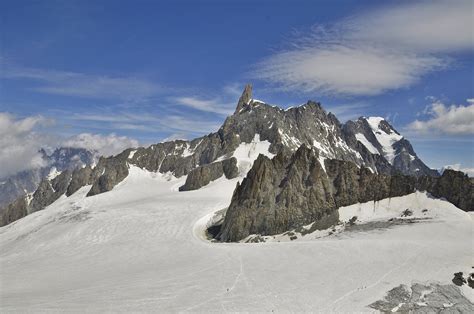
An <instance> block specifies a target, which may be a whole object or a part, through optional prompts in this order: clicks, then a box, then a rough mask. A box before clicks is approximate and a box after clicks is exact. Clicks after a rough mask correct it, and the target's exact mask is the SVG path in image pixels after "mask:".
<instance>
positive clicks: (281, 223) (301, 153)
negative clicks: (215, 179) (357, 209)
mask: <svg viewBox="0 0 474 314" xmlns="http://www.w3.org/2000/svg"><path fill="white" fill-rule="evenodd" d="M324 218H326V219H325V220H326V221H327V223H326V224H325V225H324V226H322V227H323V228H327V227H329V226H331V225H333V224H335V223H336V222H337V221H338V218H339V217H338V213H337V210H336V203H335V201H334V198H333V195H332V193H331V186H330V182H329V180H328V177H327V176H326V174H325V172H324V170H323V168H322V167H321V165H320V163H319V161H318V155H317V153H315V152H314V151H312V150H310V149H309V148H307V147H305V146H301V147H300V148H299V149H298V150H297V151H296V152H295V153H294V154H293V155H291V156H290V155H289V154H285V153H281V154H278V155H277V156H275V157H274V158H273V159H272V160H270V159H268V158H267V157H266V156H263V155H260V156H259V157H258V159H257V160H256V161H255V163H254V165H253V167H252V169H251V170H250V171H249V173H248V174H247V177H246V178H245V179H244V180H243V181H242V184H241V185H239V184H238V185H237V187H236V189H235V191H234V195H233V196H232V202H231V204H230V206H229V209H228V210H227V213H226V216H225V219H224V223H223V225H222V229H221V233H220V234H219V236H218V237H219V238H220V239H221V240H222V241H238V240H241V239H243V238H245V237H247V236H248V235H250V234H261V235H270V234H277V233H282V232H284V231H287V230H290V229H292V228H296V227H299V226H301V225H305V224H309V223H311V222H313V221H320V220H322V219H324Z"/></svg>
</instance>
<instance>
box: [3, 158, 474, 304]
mask: <svg viewBox="0 0 474 314" xmlns="http://www.w3.org/2000/svg"><path fill="white" fill-rule="evenodd" d="M168 179H169V180H168ZM184 180H185V178H179V179H176V178H173V177H170V176H167V175H160V174H153V173H149V172H146V171H143V170H140V169H138V168H136V167H132V168H131V169H130V175H129V176H128V177H127V178H126V179H125V180H124V181H123V182H122V183H120V184H119V185H117V186H116V187H115V188H114V190H113V191H111V192H108V193H104V194H100V195H97V196H94V197H87V198H86V197H85V194H86V193H87V191H88V188H90V187H84V188H82V189H81V190H79V191H78V192H77V193H75V194H74V195H72V196H71V197H69V198H66V197H61V198H60V199H59V200H58V201H56V202H55V203H54V204H52V205H51V206H49V207H48V208H46V209H45V210H43V211H40V212H37V213H34V214H32V215H29V216H27V217H25V218H23V219H21V220H19V221H17V222H15V223H13V224H11V225H9V226H6V227H2V228H0V312H1V313H10V312H29V313H37V312H130V311H133V312H157V311H159V312H209V311H214V312H236V311H251V312H252V311H259V312H262V311H264V312H270V311H272V310H273V311H292V312H308V311H322V312H348V311H350V312H354V311H358V312H372V309H369V308H367V305H368V304H370V303H372V302H374V301H376V300H378V299H381V298H382V297H383V296H384V295H385V293H386V292H387V291H388V290H390V289H392V288H393V287H395V286H398V285H400V284H410V283H412V282H429V281H436V282H441V283H450V281H451V279H452V275H453V273H454V272H457V271H462V270H465V269H469V268H470V266H472V265H471V263H472V246H471V244H470V243H469V241H467V239H472V230H473V223H472V219H471V216H470V215H469V214H467V213H464V212H462V211H460V210H459V209H457V208H455V207H454V206H453V205H451V204H449V203H447V202H445V201H441V200H435V199H432V198H430V197H428V196H427V195H425V194H423V193H414V194H411V195H408V196H405V197H399V198H393V199H390V200H382V201H380V202H369V203H366V204H355V205H351V206H347V207H344V208H341V209H340V216H341V219H342V220H348V219H350V218H351V217H352V216H353V215H357V216H358V217H359V220H360V221H361V222H370V221H373V220H374V219H375V220H383V219H387V218H389V217H399V216H400V214H401V212H402V211H403V210H405V209H406V208H410V209H413V211H414V215H415V216H417V217H418V216H420V217H423V215H426V214H425V213H424V212H422V210H423V209H425V208H428V209H429V211H428V214H429V217H431V218H432V219H431V220H432V221H430V222H429V223H416V224H409V225H403V226H396V227H393V228H390V229H386V230H382V231H380V230H374V231H363V232H351V233H347V234H345V233H341V234H340V235H338V236H331V237H324V238H320V239H311V237H310V236H309V235H308V236H306V237H300V238H298V239H297V240H295V241H289V242H281V243H276V242H272V243H270V242H268V243H255V244H243V243H211V242H208V241H206V240H205V239H203V229H204V228H205V224H206V222H207V220H206V219H204V218H203V217H205V216H207V217H208V218H210V217H211V216H212V215H211V214H212V213H213V212H216V211H218V210H221V209H223V208H225V207H226V206H227V205H228V204H229V203H230V198H231V195H232V192H233V190H234V188H235V185H236V183H237V181H238V179H233V180H226V179H224V178H221V179H218V180H216V181H213V182H211V183H210V184H209V185H208V186H206V187H204V188H202V189H200V190H198V191H189V192H178V191H177V190H176V188H177V187H178V186H180V185H181V184H183V183H184ZM208 218H207V219H208Z"/></svg>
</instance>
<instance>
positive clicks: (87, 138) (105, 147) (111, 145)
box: [61, 133, 139, 156]
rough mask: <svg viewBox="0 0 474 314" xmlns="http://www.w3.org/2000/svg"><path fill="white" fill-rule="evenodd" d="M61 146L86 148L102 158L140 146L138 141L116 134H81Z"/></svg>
mask: <svg viewBox="0 0 474 314" xmlns="http://www.w3.org/2000/svg"><path fill="white" fill-rule="evenodd" d="M61 146H64V147H77V148H85V149H88V150H91V151H95V152H98V153H99V155H101V156H110V155H115V154H118V153H120V152H122V151H123V150H125V149H127V148H130V147H137V146H139V143H138V141H136V140H134V139H131V138H128V137H126V136H117V135H115V134H113V133H112V134H109V135H100V134H91V133H81V134H79V135H76V136H74V137H72V138H69V139H67V140H65V141H64V142H63V143H62V144H61Z"/></svg>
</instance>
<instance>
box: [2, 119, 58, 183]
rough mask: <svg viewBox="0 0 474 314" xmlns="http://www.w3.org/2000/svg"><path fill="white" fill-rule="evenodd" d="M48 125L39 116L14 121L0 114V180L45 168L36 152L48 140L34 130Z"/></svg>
mask: <svg viewBox="0 0 474 314" xmlns="http://www.w3.org/2000/svg"><path fill="white" fill-rule="evenodd" d="M47 123H48V121H47V119H45V118H44V117H41V116H34V117H27V118H24V119H15V118H14V117H13V116H11V115H9V114H6V113H0V134H1V136H0V147H1V148H2V149H0V165H1V166H0V178H3V177H6V176H9V175H12V174H15V173H17V172H19V171H23V170H27V169H31V168H38V167H42V166H45V162H44V160H43V159H42V157H41V154H40V153H39V152H38V151H39V149H40V148H41V143H43V144H49V142H50V140H49V139H48V138H45V137H43V136H41V135H40V134H38V133H37V132H35V129H36V128H38V127H41V126H44V125H46V124H47Z"/></svg>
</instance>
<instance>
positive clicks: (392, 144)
mask: <svg viewBox="0 0 474 314" xmlns="http://www.w3.org/2000/svg"><path fill="white" fill-rule="evenodd" d="M343 130H344V134H345V135H346V140H347V142H348V143H350V144H351V145H352V146H354V142H355V141H357V144H356V145H355V147H356V149H357V148H358V150H359V151H360V152H361V153H364V152H363V150H362V149H360V148H359V147H360V145H361V144H362V145H363V146H364V147H365V148H366V149H367V151H368V152H369V153H370V154H369V155H380V156H382V157H383V158H384V159H385V160H386V161H387V162H388V163H389V164H390V165H391V166H392V167H391V170H392V171H393V170H395V171H399V172H401V173H402V174H408V175H415V176H421V175H430V176H438V175H439V173H438V171H437V170H434V169H430V168H429V167H428V166H426V165H425V164H424V163H423V161H421V159H420V158H418V156H417V155H416V153H415V151H414V149H413V147H412V146H411V144H410V142H409V141H408V140H407V139H406V138H404V137H403V136H402V135H401V134H400V133H398V131H397V130H395V128H393V127H392V126H391V125H390V123H388V122H387V121H386V120H384V119H383V118H380V117H369V118H366V117H360V118H359V119H358V120H356V121H348V122H346V124H345V125H344V126H343ZM367 158H370V157H367Z"/></svg>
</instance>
